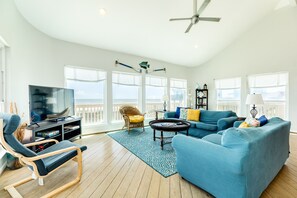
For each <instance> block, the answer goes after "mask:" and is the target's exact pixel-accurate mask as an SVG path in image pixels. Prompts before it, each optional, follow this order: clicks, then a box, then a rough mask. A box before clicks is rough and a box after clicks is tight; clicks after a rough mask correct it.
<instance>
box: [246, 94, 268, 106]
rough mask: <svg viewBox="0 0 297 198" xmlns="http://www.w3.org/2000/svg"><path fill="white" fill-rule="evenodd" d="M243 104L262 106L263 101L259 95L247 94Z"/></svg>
mask: <svg viewBox="0 0 297 198" xmlns="http://www.w3.org/2000/svg"><path fill="white" fill-rule="evenodd" d="M245 103H246V104H248V105H254V104H264V101H263V98H262V95H261V94H248V95H247V97H246V102H245Z"/></svg>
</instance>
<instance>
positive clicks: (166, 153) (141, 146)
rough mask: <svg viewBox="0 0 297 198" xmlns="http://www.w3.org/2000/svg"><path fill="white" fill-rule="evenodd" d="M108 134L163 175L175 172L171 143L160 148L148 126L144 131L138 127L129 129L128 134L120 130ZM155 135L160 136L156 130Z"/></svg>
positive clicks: (166, 134)
mask: <svg viewBox="0 0 297 198" xmlns="http://www.w3.org/2000/svg"><path fill="white" fill-rule="evenodd" d="M108 135H109V136H110V137H112V138H113V139H114V140H116V141H117V142H118V143H120V144H121V145H123V146H124V147H125V148H127V149H128V150H129V151H130V152H132V153H133V154H134V155H136V156H137V157H139V158H140V159H141V160H142V161H144V162H145V163H146V164H148V165H149V166H150V167H152V168H153V169H155V170H156V171H157V172H159V173H160V174H161V175H163V176H164V177H169V176H171V175H173V174H175V173H176V172H177V171H176V166H175V163H176V162H175V160H176V157H175V152H174V149H173V148H172V146H171V144H165V145H164V148H163V150H161V146H160V140H159V139H156V141H155V142H154V140H153V130H152V129H151V128H150V127H146V128H145V132H142V128H139V129H131V130H130V133H129V134H128V131H126V130H121V131H116V132H110V133H108ZM173 135H174V133H164V137H165V136H173ZM156 136H160V134H159V132H158V131H157V132H156ZM170 141H171V138H170Z"/></svg>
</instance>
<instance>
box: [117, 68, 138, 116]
mask: <svg viewBox="0 0 297 198" xmlns="http://www.w3.org/2000/svg"><path fill="white" fill-rule="evenodd" d="M112 100H113V101H112V102H113V103H112V104H113V108H112V120H113V121H120V120H123V118H122V116H121V115H120V114H119V108H120V106H121V105H123V104H130V105H133V106H136V107H138V108H140V107H141V105H140V104H141V76H140V75H138V74H130V73H121V72H113V73H112Z"/></svg>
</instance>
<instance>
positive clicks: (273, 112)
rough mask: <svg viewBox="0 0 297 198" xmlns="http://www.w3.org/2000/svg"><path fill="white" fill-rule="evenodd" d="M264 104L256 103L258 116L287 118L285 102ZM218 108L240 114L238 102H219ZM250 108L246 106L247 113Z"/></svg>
mask: <svg viewBox="0 0 297 198" xmlns="http://www.w3.org/2000/svg"><path fill="white" fill-rule="evenodd" d="M264 103H265V104H264V105H256V108H257V111H258V116H260V115H265V116H266V117H267V118H271V117H280V118H283V119H286V118H287V110H286V103H285V102H270V101H269V102H267V101H265V102H264ZM217 109H218V110H223V111H225V110H231V111H234V112H236V113H237V115H240V103H239V102H234V101H232V102H225V101H224V102H219V103H217ZM249 111H250V108H248V107H247V114H249Z"/></svg>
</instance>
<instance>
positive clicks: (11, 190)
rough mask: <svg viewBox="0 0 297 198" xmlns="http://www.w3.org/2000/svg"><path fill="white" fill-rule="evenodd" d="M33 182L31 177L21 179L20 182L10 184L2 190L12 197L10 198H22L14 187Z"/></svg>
mask: <svg viewBox="0 0 297 198" xmlns="http://www.w3.org/2000/svg"><path fill="white" fill-rule="evenodd" d="M32 180H34V178H33V177H32V176H31V177H27V178H25V179H22V180H21V181H18V182H16V183H13V184H10V185H8V186H5V187H4V190H7V191H8V193H9V194H10V195H11V196H12V197H16V198H22V195H21V194H20V193H19V192H18V191H17V190H16V189H15V187H18V186H20V185H22V184H24V183H27V182H29V181H32Z"/></svg>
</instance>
